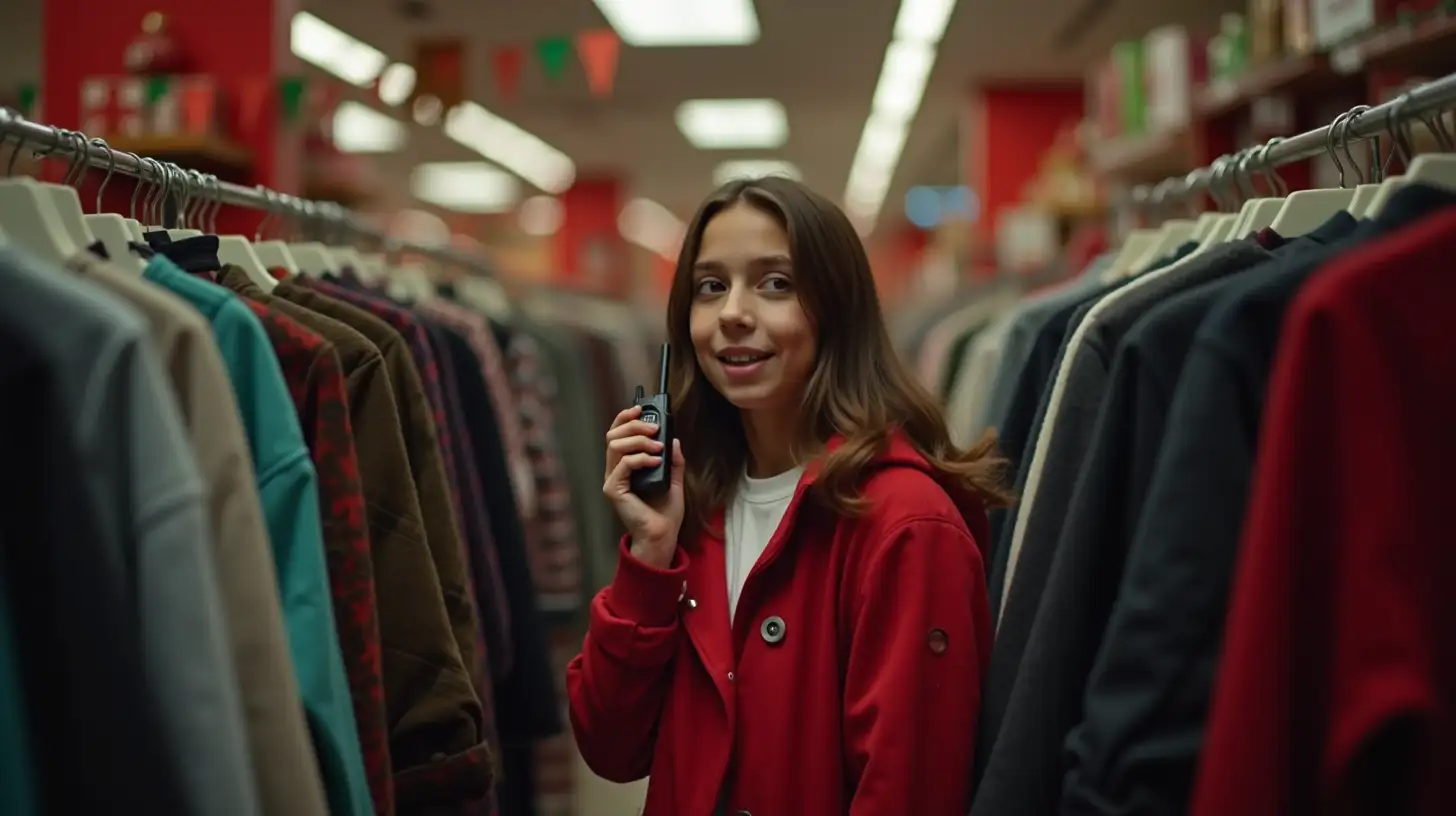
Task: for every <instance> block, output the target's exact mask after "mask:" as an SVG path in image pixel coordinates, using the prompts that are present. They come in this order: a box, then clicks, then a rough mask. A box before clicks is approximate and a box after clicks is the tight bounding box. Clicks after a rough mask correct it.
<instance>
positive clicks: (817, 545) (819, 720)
mask: <svg viewBox="0 0 1456 816" xmlns="http://www.w3.org/2000/svg"><path fill="white" fill-rule="evenodd" d="M818 469H819V468H818V465H817V463H815V464H813V465H811V466H810V467H809V468H807V469H806V472H805V474H804V477H803V479H802V480H801V481H800V483H799V487H798V490H797V491H796V492H795V494H794V498H793V499H792V501H791V502H790V504H789V507H788V510H787V512H786V513H785V515H784V519H783V521H782V522H781V523H780V525H779V528H778V531H777V532H776V533H775V534H774V536H773V538H772V539H771V540H770V542H769V544H768V548H767V550H765V551H764V554H763V556H762V558H760V560H759V562H758V564H757V565H756V566H754V568H753V570H752V571H751V572H750V573H749V576H748V578H747V580H746V583H745V585H744V587H743V591H742V594H741V595H740V597H739V601H738V609H737V614H736V615H735V616H734V619H733V624H732V626H731V628H730V626H729V622H728V588H727V578H726V576H725V574H724V553H723V550H724V544H723V539H722V535H721V530H722V523H721V514H720V518H719V519H718V520H717V521H716V522H715V523H714V524H711V525H709V528H710V532H707V533H705V534H704V535H702V536H701V537H699V539H698V540H697V541H687V542H679V547H678V550H677V554H676V555H675V556H674V558H673V561H672V564H671V566H670V567H669V568H668V569H665V570H660V569H654V568H652V567H649V566H647V565H645V564H643V563H642V562H640V561H638V560H637V559H635V558H633V557H632V556H631V555H630V554H629V553H628V552H627V550H626V542H625V541H624V542H623V549H622V551H621V554H620V558H619V562H618V566H617V574H616V577H615V578H614V579H613V581H612V583H611V585H610V586H608V587H607V588H606V589H603V590H602V591H601V592H600V593H599V594H598V595H597V596H596V598H595V599H593V601H592V604H591V617H590V627H589V630H588V634H587V637H586V641H585V643H584V644H583V646H582V651H581V654H579V655H577V656H576V658H575V659H573V660H572V662H571V665H570V666H569V667H568V668H567V689H568V696H569V698H570V703H571V722H572V726H573V728H574V730H575V734H576V742H577V745H578V747H579V748H580V750H581V754H582V757H583V758H584V759H585V760H586V763H587V765H588V766H590V767H591V768H592V770H593V771H595V772H596V773H597V774H598V775H600V776H602V777H603V778H605V779H609V780H612V781H616V782H627V781H631V780H634V779H641V778H642V777H644V776H649V775H650V776H651V783H650V785H649V788H648V793H647V807H646V809H645V810H644V811H643V816H708V815H709V814H713V813H716V812H719V810H718V809H719V808H721V812H723V813H727V814H743V813H748V814H753V815H754V816H833V814H852V816H910V814H913V816H964V814H965V813H966V811H967V809H968V808H969V806H970V800H971V763H972V753H973V750H974V742H975V733H976V716H977V711H978V709H979V704H980V697H981V677H982V674H983V672H984V670H985V667H986V664H987V660H988V659H989V656H990V648H991V624H990V609H989V606H988V601H987V595H986V579H985V576H984V572H983V566H982V555H981V551H980V548H979V546H978V544H977V542H979V541H985V540H986V536H987V531H986V516H985V510H984V508H983V506H982V504H981V502H980V501H979V500H978V499H977V498H976V497H975V496H972V495H970V494H969V493H966V492H965V491H962V490H959V489H951V490H949V491H948V490H947V489H946V487H944V486H942V485H941V484H940V483H938V482H937V481H936V480H935V478H934V476H933V472H932V471H931V470H930V468H929V466H928V465H927V464H926V462H925V460H924V458H923V457H921V456H920V454H919V453H917V452H916V451H915V450H914V448H913V447H912V446H911V445H910V444H909V442H908V441H906V440H904V439H900V438H896V439H892V441H891V443H890V445H889V446H888V450H887V451H886V452H885V453H884V454H883V455H882V456H880V457H879V459H878V460H877V461H876V463H875V464H874V465H872V466H871V469H870V472H869V473H867V474H866V477H865V479H864V480H863V483H862V484H863V488H862V489H863V491H864V495H865V497H866V498H867V499H868V500H869V503H870V507H869V510H868V511H867V512H866V513H864V514H862V515H861V516H859V517H858V518H853V519H846V518H842V517H837V516H835V515H833V514H831V513H830V512H828V511H827V510H826V509H825V508H823V507H821V506H819V505H817V504H816V503H815V501H814V500H813V499H812V498H806V489H807V488H808V486H809V485H810V484H812V482H813V481H814V478H815V475H816V474H817V472H818Z"/></svg>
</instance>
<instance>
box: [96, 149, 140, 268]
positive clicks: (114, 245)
mask: <svg viewBox="0 0 1456 816" xmlns="http://www.w3.org/2000/svg"><path fill="white" fill-rule="evenodd" d="M83 138H84V137H83ZM90 144H91V145H93V146H95V147H99V148H101V150H102V151H103V152H105V153H106V176H105V177H104V178H102V179H101V186H99V187H97V188H96V213H95V214H94V215H87V216H83V218H84V220H85V221H86V226H87V227H89V228H90V229H91V234H92V235H95V236H96V240H98V241H100V242H101V245H102V246H104V247H106V254H107V255H108V256H109V257H110V260H111V264H112V265H113V266H115V267H117V268H119V269H128V270H131V271H133V272H136V273H137V274H141V272H142V270H144V269H146V266H147V264H146V261H144V260H142V259H141V258H140V257H139V256H138V255H137V254H136V253H135V252H132V250H131V241H132V237H131V231H130V230H128V229H127V226H126V219H124V218H122V217H121V216H119V215H117V214H115V213H108V212H102V211H101V209H102V206H103V205H102V203H101V199H102V194H103V193H105V192H106V185H107V184H109V183H110V182H111V176H112V175H113V174H115V173H116V154H115V153H113V152H112V151H111V148H110V147H109V146H108V145H107V144H106V140H105V139H99V138H98V139H92V140H91V141H90Z"/></svg>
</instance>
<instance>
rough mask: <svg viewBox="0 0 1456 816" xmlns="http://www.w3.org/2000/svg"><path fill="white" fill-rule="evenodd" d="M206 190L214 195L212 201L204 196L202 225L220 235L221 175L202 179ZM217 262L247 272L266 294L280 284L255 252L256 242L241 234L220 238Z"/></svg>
mask: <svg viewBox="0 0 1456 816" xmlns="http://www.w3.org/2000/svg"><path fill="white" fill-rule="evenodd" d="M199 175H201V174H199ZM202 188H203V190H204V192H205V191H206V190H207V189H208V188H211V190H212V191H213V195H212V198H211V200H210V201H209V200H208V199H207V198H206V197H205V196H204V198H203V205H202V213H201V216H200V218H199V219H198V223H200V224H202V225H203V226H204V228H205V230H206V232H207V233H209V234H212V235H217V214H218V212H219V211H221V210H222V183H221V182H220V181H218V179H217V176H215V175H212V174H207V175H203V176H202ZM217 259H218V260H219V261H221V262H222V263H224V264H230V265H232V266H236V267H238V268H239V269H241V270H243V274H244V275H247V276H248V280H250V281H252V282H253V284H254V285H255V286H257V287H258V288H259V289H262V290H263V291H264V292H271V291H273V288H274V287H275V286H277V285H278V281H277V280H276V279H275V278H274V277H273V276H272V275H270V274H268V268H267V267H265V266H264V265H263V261H262V260H261V259H260V258H259V257H258V253H257V252H255V251H254V250H253V243H252V242H251V241H249V240H248V239H247V238H244V237H243V236H241V235H217Z"/></svg>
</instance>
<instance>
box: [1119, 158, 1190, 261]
mask: <svg viewBox="0 0 1456 816" xmlns="http://www.w3.org/2000/svg"><path fill="white" fill-rule="evenodd" d="M1168 181H1169V183H1170V184H1176V183H1177V182H1176V181H1174V180H1173V179H1169V180H1168ZM1166 194H1167V191H1166V189H1165V191H1164V195H1166ZM1193 227H1194V222H1193V219H1191V218H1170V219H1168V220H1166V221H1164V222H1163V224H1162V226H1161V227H1160V228H1159V230H1158V237H1157V238H1156V239H1154V240H1153V242H1152V244H1151V245H1150V246H1149V247H1148V248H1147V250H1145V251H1144V252H1143V254H1142V255H1141V256H1140V257H1139V258H1138V259H1137V261H1135V262H1134V263H1133V265H1132V268H1131V269H1129V270H1128V273H1129V274H1132V275H1138V274H1142V273H1143V272H1146V271H1147V270H1148V268H1149V267H1151V266H1153V265H1154V264H1156V263H1158V262H1159V261H1161V260H1162V259H1163V258H1164V257H1166V256H1168V255H1170V254H1172V253H1173V252H1174V251H1175V250H1177V249H1178V247H1180V246H1182V245H1183V244H1184V243H1185V242H1187V241H1188V239H1189V238H1191V237H1192V236H1193Z"/></svg>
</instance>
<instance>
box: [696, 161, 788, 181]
mask: <svg viewBox="0 0 1456 816" xmlns="http://www.w3.org/2000/svg"><path fill="white" fill-rule="evenodd" d="M764 176H782V177H784V178H790V179H794V180H795V181H798V180H799V179H800V178H801V176H800V175H799V168H798V166H796V165H795V164H793V163H792V162H786V161H774V160H770V159H740V160H738V161H726V162H723V163H722V164H719V165H718V166H717V167H716V168H714V169H713V184H714V186H721V185H724V184H727V183H728V182H730V181H733V180H734V179H755V178H763V177H764Z"/></svg>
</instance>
